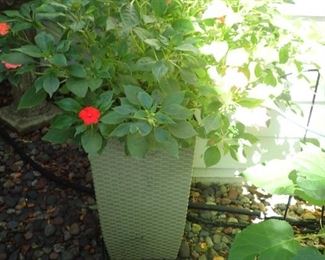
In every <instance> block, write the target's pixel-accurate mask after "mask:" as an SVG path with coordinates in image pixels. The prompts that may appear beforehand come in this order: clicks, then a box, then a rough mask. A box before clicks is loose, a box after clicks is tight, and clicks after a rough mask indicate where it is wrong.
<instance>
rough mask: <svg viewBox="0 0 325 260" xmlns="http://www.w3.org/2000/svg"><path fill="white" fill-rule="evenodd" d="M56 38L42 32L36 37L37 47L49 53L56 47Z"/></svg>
mask: <svg viewBox="0 0 325 260" xmlns="http://www.w3.org/2000/svg"><path fill="white" fill-rule="evenodd" d="M54 42H55V40H54V37H53V36H52V35H51V34H49V33H46V32H40V33H38V34H37V35H36V36H35V43H36V45H37V46H38V47H39V48H40V49H41V50H43V51H47V50H49V49H51V47H53V46H54Z"/></svg>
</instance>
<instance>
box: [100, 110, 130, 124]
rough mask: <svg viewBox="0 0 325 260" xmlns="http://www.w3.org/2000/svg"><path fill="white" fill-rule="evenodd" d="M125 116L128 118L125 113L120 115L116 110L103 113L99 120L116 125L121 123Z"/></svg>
mask: <svg viewBox="0 0 325 260" xmlns="http://www.w3.org/2000/svg"><path fill="white" fill-rule="evenodd" d="M126 118H128V116H127V115H122V114H120V113H118V112H115V111H112V112H108V114H106V115H104V116H103V117H102V118H101V119H100V121H101V122H103V123H105V124H108V125H116V124H119V123H122V122H123V121H124V120H125V119H126Z"/></svg>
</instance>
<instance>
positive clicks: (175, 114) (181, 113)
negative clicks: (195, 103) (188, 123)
mask: <svg viewBox="0 0 325 260" xmlns="http://www.w3.org/2000/svg"><path fill="white" fill-rule="evenodd" d="M162 112H164V113H165V114H167V115H169V116H170V117H171V118H172V119H176V120H186V119H188V118H190V117H191V116H192V115H193V113H192V111H191V110H189V109H187V108H186V107H183V106H181V105H178V104H170V105H169V106H166V107H163V108H162Z"/></svg>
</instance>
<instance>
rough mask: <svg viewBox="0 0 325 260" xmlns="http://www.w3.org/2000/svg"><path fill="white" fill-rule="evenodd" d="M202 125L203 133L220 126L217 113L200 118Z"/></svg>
mask: <svg viewBox="0 0 325 260" xmlns="http://www.w3.org/2000/svg"><path fill="white" fill-rule="evenodd" d="M202 125H203V127H204V130H205V133H206V134H209V133H210V132H211V131H213V130H216V129H218V128H219V126H220V118H219V116H218V115H213V114H210V115H208V116H207V117H205V118H203V119H202Z"/></svg>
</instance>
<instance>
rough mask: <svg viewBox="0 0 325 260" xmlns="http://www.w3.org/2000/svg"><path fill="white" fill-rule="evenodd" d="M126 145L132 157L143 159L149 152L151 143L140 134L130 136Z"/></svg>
mask: <svg viewBox="0 0 325 260" xmlns="http://www.w3.org/2000/svg"><path fill="white" fill-rule="evenodd" d="M126 144H127V149H128V151H129V153H130V155H131V156H134V157H138V158H143V157H144V156H145V155H146V153H147V152H148V148H149V143H148V141H147V139H146V138H145V137H143V136H141V135H139V134H133V135H128V136H127V140H126Z"/></svg>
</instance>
